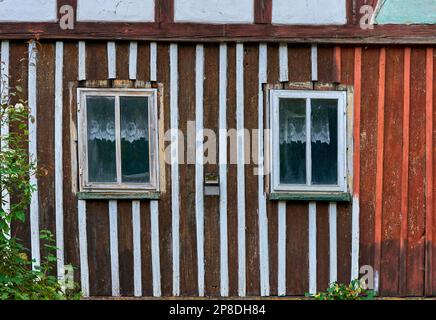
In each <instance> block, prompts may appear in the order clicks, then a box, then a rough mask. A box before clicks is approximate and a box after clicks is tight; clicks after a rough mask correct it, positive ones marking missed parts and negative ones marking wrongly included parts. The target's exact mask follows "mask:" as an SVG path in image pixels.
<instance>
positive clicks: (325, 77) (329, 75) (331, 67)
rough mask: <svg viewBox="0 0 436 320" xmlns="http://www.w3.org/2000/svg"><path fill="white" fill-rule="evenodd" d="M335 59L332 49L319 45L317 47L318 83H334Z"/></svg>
mask: <svg viewBox="0 0 436 320" xmlns="http://www.w3.org/2000/svg"><path fill="white" fill-rule="evenodd" d="M335 80H336V70H335V57H334V47H332V46H325V45H319V46H318V81H319V82H335Z"/></svg>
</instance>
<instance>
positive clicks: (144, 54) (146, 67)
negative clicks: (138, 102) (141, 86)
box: [136, 42, 150, 81]
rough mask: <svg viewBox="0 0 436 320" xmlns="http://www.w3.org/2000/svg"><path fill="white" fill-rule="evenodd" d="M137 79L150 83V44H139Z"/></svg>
mask: <svg viewBox="0 0 436 320" xmlns="http://www.w3.org/2000/svg"><path fill="white" fill-rule="evenodd" d="M137 57H138V58H137V72H136V79H137V80H140V81H150V43H149V42H138V52H137Z"/></svg>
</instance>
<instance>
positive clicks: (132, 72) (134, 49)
mask: <svg viewBox="0 0 436 320" xmlns="http://www.w3.org/2000/svg"><path fill="white" fill-rule="evenodd" d="M137 69H138V42H136V41H131V42H130V47H129V79H130V80H136V73H137Z"/></svg>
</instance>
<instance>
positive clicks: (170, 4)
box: [154, 0, 174, 23]
mask: <svg viewBox="0 0 436 320" xmlns="http://www.w3.org/2000/svg"><path fill="white" fill-rule="evenodd" d="M154 10H155V12H154V14H155V18H154V19H155V21H156V22H158V23H168V22H173V21H174V0H156V1H155V9H154Z"/></svg>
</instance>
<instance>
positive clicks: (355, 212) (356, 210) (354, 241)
mask: <svg viewBox="0 0 436 320" xmlns="http://www.w3.org/2000/svg"><path fill="white" fill-rule="evenodd" d="M351 215H352V218H351V280H354V279H357V278H359V238H360V223H359V219H360V204H359V198H358V197H357V196H353V209H352V213H351Z"/></svg>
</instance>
